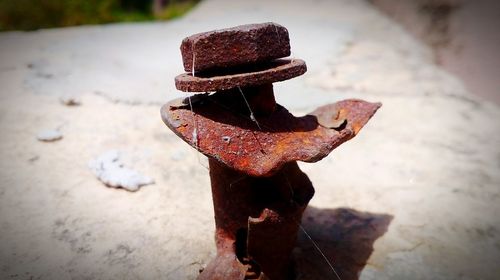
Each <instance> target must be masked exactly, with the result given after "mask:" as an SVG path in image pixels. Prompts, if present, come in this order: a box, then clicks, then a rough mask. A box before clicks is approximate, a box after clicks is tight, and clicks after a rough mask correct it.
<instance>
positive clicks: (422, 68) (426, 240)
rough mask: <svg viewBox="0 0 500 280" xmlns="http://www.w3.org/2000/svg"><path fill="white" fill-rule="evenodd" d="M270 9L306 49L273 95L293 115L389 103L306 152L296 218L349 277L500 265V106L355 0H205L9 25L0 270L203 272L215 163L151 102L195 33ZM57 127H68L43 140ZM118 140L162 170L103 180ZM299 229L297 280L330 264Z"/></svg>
mask: <svg viewBox="0 0 500 280" xmlns="http://www.w3.org/2000/svg"><path fill="white" fill-rule="evenodd" d="M285 2H286V3H285ZM267 21H273V22H277V23H279V24H282V25H283V26H286V27H287V28H288V30H289V32H290V41H291V48H292V55H293V56H295V57H298V58H301V59H304V60H305V61H306V62H307V65H308V72H307V73H306V74H305V75H304V76H301V77H299V78H296V79H293V80H290V81H288V82H286V83H278V84H276V85H275V88H274V90H275V92H276V100H277V102H278V103H280V104H282V105H284V106H286V107H287V108H289V109H290V110H291V111H292V112H293V113H296V114H297V115H300V114H303V113H306V112H309V111H311V110H312V109H314V108H315V107H316V106H318V105H322V104H324V103H329V102H334V101H337V100H339V99H343V98H348V97H349V98H363V99H365V100H367V101H371V102H375V101H381V102H383V104H384V106H383V107H382V109H381V110H379V111H378V113H377V115H376V116H375V117H374V118H373V119H372V121H371V122H370V123H369V124H368V125H367V126H366V127H365V128H364V129H363V131H362V132H361V133H360V135H358V136H357V137H356V139H354V140H352V141H351V142H349V143H347V144H346V145H344V146H342V147H340V148H339V149H337V150H335V151H334V152H333V153H332V154H331V155H330V156H329V157H328V158H326V159H324V160H322V161H320V162H319V163H316V164H313V165H309V164H302V165H301V168H302V169H303V170H304V171H305V172H306V173H307V174H308V175H309V177H310V179H311V180H312V182H313V184H314V187H315V188H316V195H315V197H314V198H313V199H312V200H311V203H310V205H312V207H311V208H310V209H309V210H308V211H306V214H305V219H304V227H305V229H306V230H307V231H308V232H309V233H310V235H311V236H312V238H313V239H315V240H317V242H318V243H319V246H320V247H321V248H322V250H323V251H324V252H325V254H326V255H327V256H329V257H331V258H332V262H333V264H334V266H335V267H336V268H337V271H338V272H339V274H340V276H341V277H342V279H355V278H356V277H357V275H358V273H360V278H361V279H496V278H497V277H498V275H500V268H499V267H498V260H499V259H500V221H499V218H498V213H500V188H499V186H500V173H499V171H500V150H499V149H500V148H499V147H500V125H499V123H498V122H499V120H500V108H499V107H498V106H497V105H494V104H491V103H488V102H486V101H484V100H482V99H480V98H478V97H476V96H473V95H471V94H470V93H468V92H467V91H466V90H465V89H464V87H463V85H462V83H461V82H460V81H459V80H457V79H456V78H454V77H453V76H451V75H449V74H447V73H446V72H444V71H442V70H441V69H440V68H439V67H437V66H435V65H434V64H433V59H432V53H431V51H430V50H429V49H428V48H427V47H425V46H424V45H423V44H421V43H419V42H417V41H416V40H414V39H413V38H411V37H410V36H409V35H407V34H406V33H405V32H404V30H403V29H402V28H401V27H400V26H398V25H397V24H395V23H394V22H392V21H390V20H388V19H387V18H386V17H384V16H383V15H382V14H381V13H380V12H378V11H376V10H375V9H374V8H373V7H372V6H370V5H368V4H366V3H365V2H364V1H353V0H344V1H341V0H324V1H321V0H320V1H315V2H314V5H312V4H309V3H308V2H307V1H298V0H297V1H272V2H270V1H263V0H262V1H251V3H250V1H246V2H241V3H240V2H239V1H229V0H210V1H205V2H203V3H201V5H200V6H199V7H198V8H196V9H195V11H194V12H193V13H191V14H190V15H188V16H187V17H185V18H184V19H181V20H179V21H175V22H171V23H151V24H125V25H109V26H97V27H79V28H67V29H57V30H46V31H39V32H31V33H17V32H13V33H4V34H0V50H1V51H0V85H1V87H0V99H1V100H0V129H1V131H2V134H1V136H0V139H1V141H0V158H1V160H0V237H1V239H0V278H2V279H4V278H7V279H9V277H10V278H12V279H29V278H30V277H33V279H138V278H141V279H159V278H162V279H194V278H195V277H196V275H197V274H198V269H200V268H202V267H203V266H204V265H205V264H206V262H207V261H208V260H209V259H211V258H212V257H213V255H214V253H215V248H214V247H215V246H214V244H213V237H212V231H213V229H214V226H213V220H212V214H211V213H213V212H212V211H213V209H212V204H211V195H210V184H209V180H208V171H207V170H206V169H205V166H206V162H205V161H203V158H198V157H197V156H196V153H195V152H194V151H193V150H192V149H190V148H189V147H188V146H187V145H186V144H185V143H183V142H182V141H180V140H179V139H177V138H176V137H175V136H174V135H173V133H170V132H169V130H168V128H166V127H165V126H164V125H163V123H162V121H161V119H160V116H159V108H160V105H162V104H163V103H165V102H166V101H167V100H170V99H173V98H175V97H181V96H185V93H182V92H178V91H176V90H175V87H174V82H173V78H174V77H175V76H176V75H177V74H179V73H181V72H182V71H183V67H182V61H181V57H180V52H179V44H180V42H181V40H182V39H183V38H184V37H185V36H187V35H190V34H194V33H197V32H200V31H205V30H210V29H214V28H223V27H228V26H234V25H238V24H244V23H249V22H267ZM311 42H318V43H317V44H311ZM64 94H76V95H79V96H80V97H81V104H82V105H80V106H73V107H68V106H65V105H62V104H60V102H59V100H58V99H59V97H60V96H62V95H64ZM47 127H49V128H51V127H52V128H53V127H58V128H59V129H60V131H61V132H62V133H63V134H64V138H63V139H61V140H60V141H57V142H52V143H44V142H40V141H37V140H36V134H37V133H38V132H39V131H40V130H41V129H44V128H47ZM110 149H117V150H120V151H123V152H124V154H126V155H129V156H130V157H129V158H128V159H124V161H125V163H126V165H127V166H128V167H130V168H132V169H134V170H137V171H138V172H140V173H143V174H147V175H148V176H151V177H153V178H155V182H156V183H155V184H154V185H150V186H148V187H145V188H143V189H141V190H139V191H138V192H135V193H130V192H127V191H123V190H118V189H112V188H107V187H105V186H103V184H102V183H100V182H99V181H98V180H97V179H96V178H95V177H94V176H93V174H92V173H91V171H90V170H89V169H88V167H87V163H88V161H89V160H90V159H92V158H95V157H96V156H98V155H99V154H101V153H102V152H104V151H107V150H110ZM299 245H300V246H299V247H298V248H297V250H296V252H295V255H296V256H297V258H298V266H299V268H300V271H299V272H300V273H299V275H300V279H318V276H317V275H318V273H319V274H321V275H322V277H323V278H324V279H332V278H333V277H334V276H333V274H331V271H330V270H329V268H328V266H327V264H326V263H325V262H324V261H323V259H322V258H321V256H320V255H319V254H318V253H317V252H316V251H315V249H314V248H313V247H312V245H311V243H310V241H309V240H308V239H307V238H306V237H305V236H301V237H300V241H299ZM365 261H367V262H368V264H366V265H365V264H364V262H365ZM328 273H330V274H328ZM319 279H321V278H319Z"/></svg>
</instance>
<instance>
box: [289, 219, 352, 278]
mask: <svg viewBox="0 0 500 280" xmlns="http://www.w3.org/2000/svg"><path fill="white" fill-rule="evenodd" d="M298 224H299V223H298ZM299 227H300V229H301V230H302V232H303V233H304V234H305V235H306V236H307V238H309V240H311V243H312V244H313V245H314V247H315V248H316V250H318V252H319V253H320V254H321V255H322V256H323V259H325V261H326V263H327V264H328V265H329V266H330V268H331V269H332V271H333V273H335V276H337V279H339V280H342V279H340V276H339V274H338V273H337V271H335V268H333V265H332V263H330V261H329V260H328V258H327V257H326V256H325V254H323V252H322V251H321V249H320V248H319V246H318V244H316V242H314V240H313V239H312V238H311V236H310V235H309V234H308V233H307V231H306V230H305V229H304V227H303V226H302V225H301V224H299Z"/></svg>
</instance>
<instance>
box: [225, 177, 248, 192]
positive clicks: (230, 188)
mask: <svg viewBox="0 0 500 280" xmlns="http://www.w3.org/2000/svg"><path fill="white" fill-rule="evenodd" d="M246 177H247V176H243V177H241V178H239V179H236V180H234V181H233V182H232V183H230V184H229V190H232V189H233V184H237V183H239V182H241V181H243V179H245V178H246Z"/></svg>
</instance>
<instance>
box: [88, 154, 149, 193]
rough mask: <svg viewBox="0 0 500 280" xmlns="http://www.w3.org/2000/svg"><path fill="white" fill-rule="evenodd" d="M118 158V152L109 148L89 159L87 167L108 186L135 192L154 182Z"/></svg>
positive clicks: (119, 156)
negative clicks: (125, 165)
mask: <svg viewBox="0 0 500 280" xmlns="http://www.w3.org/2000/svg"><path fill="white" fill-rule="evenodd" d="M120 160H121V155H120V152H118V151H117V150H110V151H107V152H105V153H103V154H101V155H100V156H99V157H97V158H96V159H94V160H91V161H90V162H89V168H90V170H92V172H93V173H94V175H95V176H96V177H97V178H98V179H99V180H100V181H101V182H103V183H104V184H106V185H107V186H108V187H113V188H123V189H126V190H128V191H132V192H135V191H137V190H139V188H140V187H142V186H145V185H150V184H153V183H154V180H153V179H152V178H150V177H147V176H144V175H142V174H140V173H138V172H137V171H135V170H132V169H129V168H126V167H124V166H123V163H122V162H121V161H120Z"/></svg>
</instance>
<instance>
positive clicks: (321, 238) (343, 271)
mask: <svg viewBox="0 0 500 280" xmlns="http://www.w3.org/2000/svg"><path fill="white" fill-rule="evenodd" d="M392 219H393V216H391V215H387V214H374V213H367V212H359V211H356V210H354V209H348V208H337V209H319V208H314V207H308V208H307V209H306V211H305V212H304V216H303V218H302V226H303V227H304V229H305V231H306V232H307V233H308V234H309V235H310V236H311V238H312V239H313V240H314V241H315V242H316V244H317V245H318V247H319V248H320V249H321V251H322V252H323V254H324V255H325V256H326V257H327V258H328V260H330V262H331V263H332V264H333V267H334V268H335V271H336V272H337V273H338V274H339V276H340V278H341V279H342V280H353V279H358V278H359V274H360V273H361V270H362V269H363V267H364V266H365V265H366V262H367V261H368V258H369V257H370V255H371V253H372V252H373V243H375V240H377V239H378V238H379V237H381V236H382V235H384V234H385V233H386V232H387V229H388V227H389V224H390V223H391V221H392ZM294 257H295V261H296V272H297V279H298V280H299V279H300V280H309V279H311V280H312V279H316V280H318V279H320V280H321V279H338V278H337V276H336V275H335V273H334V272H333V271H332V269H331V268H330V266H329V265H328V263H327V262H326V261H325V259H324V258H323V256H322V255H321V253H320V252H319V251H318V249H316V248H315V246H314V244H313V243H312V241H311V240H310V239H309V238H308V237H307V235H306V234H304V232H299V236H298V240H297V247H296V248H295V250H294Z"/></svg>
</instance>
